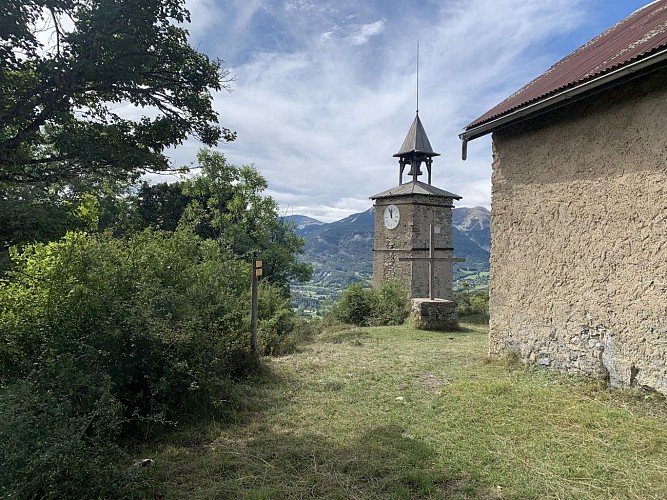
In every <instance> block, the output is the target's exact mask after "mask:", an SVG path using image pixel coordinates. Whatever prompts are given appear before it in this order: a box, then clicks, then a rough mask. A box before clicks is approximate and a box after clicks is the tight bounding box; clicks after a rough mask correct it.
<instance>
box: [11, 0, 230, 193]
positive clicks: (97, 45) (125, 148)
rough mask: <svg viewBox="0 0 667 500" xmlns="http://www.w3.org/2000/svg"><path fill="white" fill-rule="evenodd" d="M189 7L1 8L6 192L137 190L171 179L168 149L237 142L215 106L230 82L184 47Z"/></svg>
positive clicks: (86, 2)
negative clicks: (125, 183) (87, 183)
mask: <svg viewBox="0 0 667 500" xmlns="http://www.w3.org/2000/svg"><path fill="white" fill-rule="evenodd" d="M184 4H185V0H122V1H121V0H3V2H0V19H2V24H0V187H2V184H5V186H6V185H13V184H43V185H50V184H53V183H55V182H60V183H62V182H66V181H68V180H71V179H81V178H85V177H91V176H92V177H98V176H103V177H105V178H111V179H123V180H125V179H128V178H136V176H137V175H138V174H139V173H140V172H143V171H147V170H165V169H167V168H168V167H169V161H168V159H167V158H166V156H165V155H164V153H163V151H164V149H165V148H166V147H169V146H174V145H178V144H180V143H182V142H183V141H184V140H185V139H186V138H187V137H188V136H190V135H194V136H196V137H197V138H198V139H199V140H201V141H202V142H203V143H204V144H207V145H214V144H216V143H217V141H218V140H219V139H221V138H223V139H225V140H233V139H234V138H235V133H233V132H231V131H230V130H229V129H227V128H224V127H220V126H218V125H217V113H216V112H215V111H214V110H213V107H212V96H211V90H220V89H222V88H227V84H228V83H229V79H228V78H227V77H228V73H227V72H226V71H224V70H222V68H221V62H220V61H219V60H216V61H211V60H210V59H209V58H208V57H207V56H206V55H204V54H201V53H199V52H197V51H196V50H194V49H193V48H192V47H190V45H189V44H188V42H187V31H186V30H185V29H184V28H182V27H181V25H182V23H185V22H187V21H189V12H188V11H187V10H186V9H185V7H184ZM47 22H48V23H49V25H50V31H51V37H50V39H49V41H48V42H45V41H43V40H41V39H40V36H39V32H40V29H41V31H42V36H41V38H44V36H43V25H44V24H45V23H47ZM136 108H147V112H146V114H145V115H144V116H142V117H141V118H133V117H130V116H128V115H129V114H128V113H127V112H126V113H125V116H124V113H123V110H125V111H127V110H128V109H132V111H133V112H134V111H136ZM149 115H150V116H152V118H151V117H149Z"/></svg>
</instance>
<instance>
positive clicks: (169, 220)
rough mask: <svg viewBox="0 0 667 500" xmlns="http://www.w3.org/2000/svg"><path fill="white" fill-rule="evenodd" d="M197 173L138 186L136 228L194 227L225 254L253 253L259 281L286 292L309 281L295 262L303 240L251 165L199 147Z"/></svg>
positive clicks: (246, 255) (245, 255)
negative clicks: (294, 282) (260, 269)
mask: <svg viewBox="0 0 667 500" xmlns="http://www.w3.org/2000/svg"><path fill="white" fill-rule="evenodd" d="M197 169H198V170H199V173H198V174H197V175H195V176H194V177H192V178H190V179H187V180H184V181H181V182H177V183H172V184H166V183H162V184H155V185H148V184H143V185H142V186H141V189H140V190H139V192H138V194H137V198H136V203H137V209H136V210H137V214H138V216H139V224H140V226H141V227H155V228H159V229H164V230H168V231H173V230H174V229H175V228H176V227H178V224H179V223H185V224H193V225H195V227H196V232H197V234H198V235H199V236H201V237H203V238H208V239H213V240H216V241H218V242H219V243H220V244H221V245H222V246H223V247H224V248H225V249H226V250H227V251H229V252H230V254H232V255H234V256H236V257H237V258H241V259H245V260H247V261H249V259H250V258H251V254H252V252H257V253H258V254H259V256H260V257H261V259H262V260H263V263H264V275H263V276H264V279H267V280H269V281H270V282H272V283H273V284H275V285H278V286H280V287H282V288H285V289H286V288H287V286H288V283H289V282H290V281H291V280H298V281H308V280H309V279H310V276H311V272H312V269H311V267H310V265H308V264H306V263H304V262H300V261H299V260H298V258H297V257H298V255H299V254H301V253H303V245H304V243H303V239H302V238H300V237H298V236H297V235H296V234H295V233H294V226H293V225H292V224H291V223H290V222H288V221H285V220H283V219H282V218H281V217H280V216H279V213H278V205H277V204H276V202H275V200H274V199H273V198H271V197H270V196H265V195H264V194H263V193H264V190H265V189H266V188H267V187H268V184H267V182H266V179H264V177H263V176H262V175H261V174H260V173H259V172H258V171H257V169H255V168H254V167H252V166H247V165H246V166H242V167H237V166H235V165H232V164H230V163H228V162H227V160H226V158H225V156H224V155H223V154H221V153H218V152H215V151H210V150H206V149H203V150H201V151H200V152H199V154H198V155H197Z"/></svg>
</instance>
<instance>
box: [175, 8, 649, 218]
mask: <svg viewBox="0 0 667 500" xmlns="http://www.w3.org/2000/svg"><path fill="white" fill-rule="evenodd" d="M647 3H649V2H647V1H634V0H607V1H604V0H549V1H544V2H542V1H539V2H538V1H526V0H440V1H435V0H421V1H417V0H368V1H350V0H338V1H329V0H322V1H317V0H262V1H260V0H188V2H187V5H188V8H189V9H190V11H191V13H192V23H191V24H190V25H189V26H188V29H189V31H190V42H191V43H192V44H193V45H194V46H195V47H197V48H198V49H199V50H200V51H203V52H205V53H207V54H208V55H209V56H211V57H214V58H215V57H217V58H220V59H222V60H224V61H225V65H226V67H227V68H228V69H229V71H230V72H231V74H232V75H234V76H235V81H234V82H233V83H232V88H233V91H232V92H231V93H227V92H221V93H218V94H216V95H215V107H216V109H217V110H218V112H219V113H220V122H221V124H223V125H225V126H227V127H229V128H231V129H232V130H236V131H237V132H238V139H237V140H236V141H235V142H233V143H230V144H220V146H219V148H218V149H219V150H220V151H221V152H223V153H224V154H225V155H226V156H227V158H228V159H229V160H230V161H231V162H232V163H235V164H238V165H241V164H254V165H255V167H256V168H258V169H259V170H260V172H262V174H263V175H264V176H265V177H266V178H267V180H268V182H269V191H268V194H270V195H271V196H273V197H274V198H275V199H276V200H277V201H278V203H279V205H280V209H281V212H282V213H283V214H303V215H309V216H311V217H315V218H317V219H320V220H323V221H333V220H338V219H341V218H343V217H346V216H347V215H349V214H351V213H354V212H359V211H362V210H366V209H367V208H369V207H370V206H371V200H369V197H370V196H371V195H373V194H375V193H378V192H381V191H384V190H385V189H388V188H390V187H392V186H394V185H396V184H397V177H398V163H397V161H396V159H395V158H392V155H393V154H394V153H396V152H397V151H398V149H399V147H400V146H401V144H402V142H403V139H404V137H405V134H406V133H407V131H408V128H409V126H410V124H411V122H412V120H413V118H414V114H415V75H416V45H417V40H419V43H420V72H419V73H420V75H419V80H420V82H419V100H420V102H419V108H420V112H419V115H420V118H421V119H422V122H423V124H424V127H425V129H426V132H427V134H428V136H429V139H430V142H431V145H432V146H433V148H434V149H435V151H437V152H439V153H441V154H442V156H440V157H437V158H436V159H435V161H434V164H433V184H434V185H436V186H438V187H440V188H443V189H446V190H448V191H452V192H454V193H457V194H459V195H461V196H463V199H462V200H461V201H460V202H459V203H458V205H457V206H478V205H481V206H485V207H487V208H489V207H490V201H491V193H490V191H491V180H490V178H491V161H492V160H491V142H490V138H489V137H485V138H481V139H478V140H475V141H473V142H472V143H470V145H469V151H468V160H467V161H465V162H463V161H462V160H461V151H460V150H461V146H460V141H459V139H458V134H459V133H460V132H461V129H462V128H463V127H464V126H465V125H466V124H468V123H469V122H470V121H472V120H473V119H474V118H476V117H477V116H479V115H481V114H482V113H483V112H485V111H486V110H487V109H489V108H490V107H492V106H493V105H495V104H496V103H498V102H499V101H501V100H502V99H504V98H505V97H507V96H508V95H510V94H511V93H513V92H514V91H516V90H518V89H519V88H520V87H521V86H523V85H524V84H525V83H527V82H528V81H530V80H531V79H532V78H534V77H536V76H538V75H539V74H541V73H542V72H543V71H545V70H546V69H547V68H549V67H550V66H551V65H552V64H553V63H555V62H556V61H558V60H559V59H561V58H562V57H564V56H566V55H567V54H569V53H570V52H572V51H573V50H575V49H577V48H578V47H579V46H581V45H582V44H584V43H586V42H587V41H588V40H590V39H592V38H593V37H594V36H596V35H598V34H599V33H601V32H602V31H604V30H605V29H606V28H608V27H611V26H612V25H613V24H615V23H616V22H618V21H620V20H621V19H623V18H624V17H626V16H627V15H629V14H630V13H632V12H633V11H635V10H637V9H638V8H640V7H642V6H644V5H646V4H647ZM198 148H199V144H197V143H196V142H195V141H188V142H187V143H185V144H184V145H183V146H181V147H179V148H177V149H175V150H174V151H173V152H172V154H171V157H172V159H173V161H174V162H175V163H177V164H187V163H190V162H191V161H192V160H193V159H194V158H195V155H196V151H197V149H198Z"/></svg>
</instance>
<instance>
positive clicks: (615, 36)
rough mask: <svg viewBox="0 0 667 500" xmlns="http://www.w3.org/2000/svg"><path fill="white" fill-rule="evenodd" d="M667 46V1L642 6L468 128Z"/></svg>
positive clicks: (662, 0)
mask: <svg viewBox="0 0 667 500" xmlns="http://www.w3.org/2000/svg"><path fill="white" fill-rule="evenodd" d="M665 48H667V0H657V1H655V2H653V3H650V4H649V5H647V6H645V7H642V8H641V9H639V10H638V11H636V12H634V13H633V14H631V15H630V16H628V17H626V18H625V19H624V20H623V21H621V22H620V23H618V24H616V25H615V26H612V27H611V28H609V29H608V30H607V31H605V32H604V33H602V34H601V35H598V36H597V37H595V38H594V39H593V40H591V41H590V42H588V43H587V44H586V45H584V46H582V47H580V48H579V49H577V50H575V51H574V52H573V53H572V54H570V55H569V56H567V57H565V58H564V59H562V60H560V61H559V62H557V63H556V64H554V65H553V66H552V67H551V68H550V69H549V70H547V71H546V72H545V73H544V74H542V75H541V76H539V77H537V78H535V80H533V81H532V82H530V83H529V84H528V85H526V86H525V87H523V88H522V89H520V90H519V91H517V92H515V93H514V94H512V95H511V96H509V97H508V98H507V99H505V100H504V101H503V102H501V103H500V104H498V105H496V106H495V107H494V108H492V109H490V110H489V111H487V112H486V113H484V114H483V115H482V116H480V117H479V118H477V119H476V120H474V121H472V122H471V123H470V124H469V125H467V126H466V127H465V129H466V130H471V129H473V128H475V127H477V126H479V125H482V124H484V123H486V122H489V121H491V120H493V119H496V118H500V117H501V116H503V115H505V114H508V113H510V112H512V111H514V110H517V109H519V108H522V107H524V106H526V105H528V104H532V103H535V102H538V101H540V100H542V99H545V98H547V97H549V96H552V95H554V94H557V93H559V92H561V91H564V90H566V89H568V88H571V87H574V86H577V85H580V84H583V83H585V82H586V81H587V80H591V79H593V78H596V77H598V76H601V75H603V74H605V73H608V72H610V71H613V70H615V69H617V68H620V67H622V66H624V65H627V64H629V63H631V62H634V61H637V60H639V59H642V58H644V57H646V56H648V55H650V54H652V53H654V52H656V51H659V50H661V49H665Z"/></svg>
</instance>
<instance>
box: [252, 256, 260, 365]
mask: <svg viewBox="0 0 667 500" xmlns="http://www.w3.org/2000/svg"><path fill="white" fill-rule="evenodd" d="M261 275H262V261H261V260H259V259H258V258H257V252H253V254H252V269H251V282H252V294H251V304H250V351H251V352H252V354H253V355H254V356H257V355H258V352H257V304H258V297H259V277H260V276H261Z"/></svg>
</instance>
